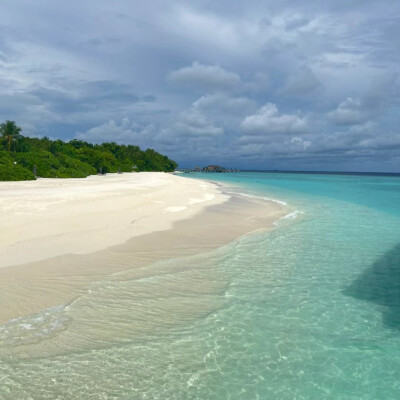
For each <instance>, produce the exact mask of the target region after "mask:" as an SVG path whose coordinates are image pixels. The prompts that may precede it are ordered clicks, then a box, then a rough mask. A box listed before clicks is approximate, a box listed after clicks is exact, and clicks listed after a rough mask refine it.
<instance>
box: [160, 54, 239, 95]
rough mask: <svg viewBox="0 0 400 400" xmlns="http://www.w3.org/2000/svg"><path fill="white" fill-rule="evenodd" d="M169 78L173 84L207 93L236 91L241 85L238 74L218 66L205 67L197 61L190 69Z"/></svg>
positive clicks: (182, 70)
mask: <svg viewBox="0 0 400 400" xmlns="http://www.w3.org/2000/svg"><path fill="white" fill-rule="evenodd" d="M168 78H169V80H170V81H171V82H172V83H175V84H178V85H182V86H184V87H187V88H195V89H200V90H202V91H206V92H207V91H215V90H234V89H237V88H238V87H239V86H240V84H241V80H240V77H239V75H238V74H236V73H234V72H229V71H226V70H225V69H223V68H221V67H220V66H218V65H203V64H200V63H199V62H197V61H194V62H193V64H192V65H191V66H189V67H182V68H180V69H178V70H177V71H172V72H171V73H170V74H169V76H168Z"/></svg>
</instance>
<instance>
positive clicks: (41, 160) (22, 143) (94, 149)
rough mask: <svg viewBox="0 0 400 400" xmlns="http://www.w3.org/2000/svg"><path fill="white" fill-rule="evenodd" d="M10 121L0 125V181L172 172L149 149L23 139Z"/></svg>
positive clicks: (169, 164)
mask: <svg viewBox="0 0 400 400" xmlns="http://www.w3.org/2000/svg"><path fill="white" fill-rule="evenodd" d="M20 132H21V129H20V128H19V127H18V126H17V125H16V124H15V122H14V121H6V122H4V123H3V124H1V125H0V181H21V180H33V179H36V176H40V177H42V178H85V177H86V176H88V175H94V174H97V173H103V174H104V173H107V172H132V171H164V172H170V171H174V170H175V168H176V167H177V164H176V163H175V161H172V160H170V159H169V158H168V157H166V156H163V155H162V154H160V153H157V152H156V151H154V150H152V149H147V150H141V149H140V148H139V147H138V146H132V145H127V146H125V145H118V144H116V143H114V142H111V143H103V144H100V145H97V144H96V145H95V144H91V143H87V142H84V141H82V140H77V139H74V140H71V141H69V142H63V141H62V140H50V139H49V138H47V137H44V138H41V139H38V138H30V137H25V136H22V135H21V134H20Z"/></svg>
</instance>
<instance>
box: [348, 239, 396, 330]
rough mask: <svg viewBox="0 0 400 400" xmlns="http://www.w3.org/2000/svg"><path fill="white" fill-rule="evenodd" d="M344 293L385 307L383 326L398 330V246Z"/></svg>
mask: <svg viewBox="0 0 400 400" xmlns="http://www.w3.org/2000/svg"><path fill="white" fill-rule="evenodd" d="M344 293H345V294H346V295H348V296H352V297H354V298H357V299H360V300H365V301H371V302H374V303H376V304H380V305H383V306H385V307H386V309H385V310H384V311H383V322H384V324H385V325H387V326H388V327H391V328H396V329H400V244H398V245H396V246H395V247H393V249H391V250H390V251H388V252H387V253H385V255H384V256H382V257H381V258H380V259H379V260H377V261H376V262H375V263H374V264H373V265H372V266H371V267H370V268H368V269H367V270H366V271H365V272H364V273H363V274H362V275H360V277H358V278H357V279H356V280H355V281H354V282H353V283H352V284H351V285H350V286H349V287H348V288H346V289H345V290H344Z"/></svg>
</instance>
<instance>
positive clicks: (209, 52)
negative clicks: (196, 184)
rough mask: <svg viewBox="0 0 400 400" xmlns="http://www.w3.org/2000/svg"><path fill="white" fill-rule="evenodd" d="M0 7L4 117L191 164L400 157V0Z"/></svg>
mask: <svg viewBox="0 0 400 400" xmlns="http://www.w3.org/2000/svg"><path fill="white" fill-rule="evenodd" d="M0 12H1V15H2V20H1V22H0V118H1V119H2V120H4V119H15V120H16V121H17V122H18V123H19V124H20V125H21V126H22V127H23V130H24V132H25V133H27V134H35V135H48V136H51V137H61V138H64V139H68V138H73V137H79V138H83V139H86V140H90V141H94V142H101V141H107V140H114V141H118V142H121V143H135V144H139V145H141V146H144V147H153V148H155V149H156V150H159V151H163V152H167V153H168V155H170V156H171V157H173V158H175V159H176V160H177V161H178V162H179V163H180V164H181V165H188V166H189V165H192V164H204V163H211V162H218V163H221V164H223V163H226V164H228V165H230V166H232V165H236V166H239V167H255V168H273V167H275V168H278V167H279V168H286V169H301V168H306V169H307V168H311V169H324V168H327V169H338V170H343V169H356V170H368V169H375V170H392V171H395V170H399V168H400V166H399V162H400V160H399V153H398V150H399V146H400V132H399V130H398V126H399V125H400V124H399V122H400V121H399V119H400V117H399V113H398V111H397V110H398V107H399V105H400V104H399V103H400V81H399V75H398V74H399V69H400V67H399V66H400V47H399V46H400V41H399V40H398V37H400V4H399V3H398V1H392V0H384V1H381V2H376V1H373V0H363V1H361V0H360V1H352V2H349V1H345V0H338V1H335V2H330V3H329V4H327V3H326V2H324V3H322V2H311V1H305V0H299V1H296V2H293V1H289V0H287V1H286V0H284V1H281V2H276V1H260V0H258V1H253V0H250V1H247V2H230V1H227V0H223V1H218V2H212V1H205V2H193V1H185V2H184V1H175V0H171V1H169V2H165V1H161V0H151V1H149V2H139V1H137V0H129V1H125V0H116V1H114V2H108V1H103V0H100V1H99V0H96V1H95V0H87V1H85V2H82V1H80V2H78V1H77V0H71V1H69V2H52V1H49V0H38V1H35V2H32V1H29V0H16V1H13V2H4V4H1V5H0ZM17 27H18V28H17Z"/></svg>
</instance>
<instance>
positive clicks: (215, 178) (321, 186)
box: [0, 172, 400, 400]
mask: <svg viewBox="0 0 400 400" xmlns="http://www.w3.org/2000/svg"><path fill="white" fill-rule="evenodd" d="M103 178H105V179H103ZM59 184H61V187H64V189H63V190H61V192H57V190H56V189H55V188H56V187H58V185H59ZM2 185H3V184H2ZM399 185H400V183H399V178H398V177H379V176H362V177H360V176H356V175H354V176H343V175H327V174H312V175H311V174H291V173H258V172H240V173H231V174H229V173H226V174H204V173H198V174H196V173H193V174H188V175H186V174H185V175H184V176H174V175H171V174H159V173H155V174H150V173H149V174H147V173H145V174H141V173H139V174H122V175H118V174H117V175H107V176H105V177H104V176H103V177H101V176H98V177H97V176H96V177H90V178H89V179H82V180H38V181H35V182H31V183H27V182H20V183H18V182H17V183H4V185H3V186H2V192H1V193H2V195H3V196H1V198H2V199H8V200H7V201H5V200H4V202H3V205H2V206H3V207H4V208H3V210H4V211H3V214H2V218H3V219H2V223H3V224H4V225H5V222H7V223H8V225H7V226H8V227H9V228H8V229H9V231H10V232H14V234H17V233H18V230H19V229H22V231H21V232H25V233H24V235H25V236H22V235H21V238H25V239H24V240H25V242H24V241H21V243H18V246H20V247H19V249H20V252H21V253H24V252H26V253H28V254H22V255H20V257H21V259H22V257H25V259H24V261H23V262H22V263H14V264H13V265H8V266H7V265H4V266H3V267H2V268H0V305H1V307H0V319H1V322H0V360H1V363H0V382H1V385H0V398H1V399H5V400H15V399H21V400H22V399H26V398H34V399H36V398H37V399H49V400H52V399H63V400H67V399H68V400H74V399H77V398H90V397H93V398H99V399H100V398H120V399H145V398H160V399H164V398H165V399H167V398H168V399H170V398H177V399H226V398H228V397H231V398H238V399H254V398H279V399H288V400H289V399H293V398H296V397H299V396H300V397H304V398H327V399H337V398H348V397H352V398H357V399H359V398H360V399H361V398H362V399H375V398H377V397H379V398H395V397H396V396H395V395H396V393H397V379H396V378H397V376H396V374H394V373H393V371H397V370H398V369H399V366H400V354H399V349H400V346H399V343H400V337H399V327H400V322H399V318H398V316H399V302H398V298H397V297H395V295H396V293H397V286H398V285H396V282H397V280H396V277H397V276H398V265H399V259H400V258H399V257H400V251H399V247H400V246H399V240H400V239H399V226H400V225H399V221H400V211H399V206H398V205H399V196H400V195H399V193H400V191H399V190H398V189H399ZM6 187H8V188H7V190H6V189H5V188H6ZM112 188H114V189H112ZM41 190H42V191H43V192H42V193H44V195H43V196H42V200H40V196H39V194H38V193H40V191H41ZM22 193H24V195H22ZM72 193H73V195H72ZM188 193H190V194H188ZM382 193H384V196H382ZM68 194H69V196H68ZM6 195H7V196H6ZM89 195H90V196H91V197H89ZM31 198H35V202H34V201H32V200H30V201H28V200H26V199H31ZM89 198H90V199H92V200H93V202H91V207H88V206H87V205H85V203H87V202H88V201H89V200H88V199H89ZM24 199H25V200H24ZM166 199H169V200H166ZM195 199H197V200H196V201H194V200H195ZM111 200H112V201H111ZM200 200H203V201H202V202H201V201H200ZM119 202H120V203H119ZM161 202H162V204H161ZM118 203H119V204H121V205H122V206H121V214H120V216H119V217H117V216H118V213H116V214H114V215H115V220H113V218H111V217H110V215H113V214H112V212H113V211H112V210H114V208H113V204H118ZM153 203H154V204H155V205H156V206H155V207H153V206H152V204H153ZM24 204H25V206H24V207H25V208H24V207H23V205H24ZM43 204H48V206H47V207H44V206H43ZM130 204H131V205H133V206H132V209H130V207H131V206H130ZM5 205H8V208H7V209H6V208H5ZM11 205H12V206H13V207H14V211H9V210H10V209H11ZM17 206H18V207H17ZM124 207H125V208H124ZM142 207H143V208H142ZM157 207H158V208H157ZM172 207H174V208H172ZM184 207H185V208H184ZM32 210H35V212H34V213H33V212H32ZM66 210H67V211H68V213H69V215H70V221H69V220H68V218H67V217H65V218H64V214H65V211H66ZM102 210H105V212H102ZM141 210H146V214H144V213H143V214H140V213H141V212H143V211H141ZM172 211H174V212H172ZM90 212H92V213H93V214H94V215H95V216H96V217H95V216H94V215H92V216H91V215H90ZM40 213H42V214H40ZM133 213H135V216H137V218H138V219H139V218H140V217H143V219H142V220H140V221H144V224H143V227H142V228H141V229H142V230H141V231H140V232H134V230H132V231H129V232H126V230H127V229H129V228H124V226H125V225H128V223H127V221H131V220H132V219H133V217H132V214H133ZM32 214H34V216H35V218H36V219H34V218H33V216H32ZM123 214H124V215H123ZM40 215H42V218H41V219H40V218H39V217H40ZM47 215H52V216H53V219H54V218H56V217H54V216H57V215H60V218H59V219H58V220H56V221H59V225H60V227H59V232H60V233H59V234H61V233H63V232H64V233H65V236H66V237H73V236H76V237H77V240H76V242H74V241H72V240H70V241H66V243H67V244H68V246H69V247H68V248H66V247H65V248H62V247H61V244H62V241H61V242H57V233H56V232H55V231H54V230H55V227H56V226H57V224H56V223H55V222H54V224H53V225H52V224H50V223H51V221H50V220H49V221H47V220H46V216H47ZM151 215H153V219H152V220H151V221H156V223H154V225H153V223H150V222H147V225H148V226H147V227H146V226H145V225H146V218H150V216H151ZM28 217H29V218H28ZM13 218H14V219H13ZM24 218H25V219H24ZM40 220H43V221H44V222H43V224H41V223H39V221H40ZM12 221H14V225H13V223H12ZM35 221H36V222H35ZM68 221H69V224H67V222H68ZM89 221H92V222H91V223H90V222H89ZM124 221H125V222H124ZM147 221H149V220H147ZM16 222H18V224H19V225H18V224H17V223H16ZM22 222H26V224H27V226H28V223H29V226H31V228H32V229H33V228H34V229H36V231H37V232H41V235H42V236H41V239H40V240H38V241H37V243H39V244H38V245H41V246H43V247H42V249H43V251H47V253H44V254H45V257H46V258H41V259H37V257H36V260H34V259H29V251H24V243H26V244H27V247H26V248H27V249H28V248H29V246H28V245H29V244H30V243H32V241H33V238H32V237H28V233H29V232H30V231H29V230H25V231H23V229H24V228H25V226H24V225H23V224H22ZM83 222H84V223H83ZM95 224H97V225H95ZM107 224H108V225H110V228H112V229H111V231H110V232H112V233H113V232H120V236H118V237H117V238H114V237H113V235H112V234H110V235H109V236H110V237H109V238H108V237H107V229H105V228H104V227H105V226H106V225H107ZM132 225H133V227H135V224H132ZM90 227H92V228H93V229H92V231H93V236H94V237H96V238H98V240H99V241H100V239H99V238H102V240H101V243H99V244H96V245H97V246H98V247H93V248H92V249H91V251H90V252H88V251H85V246H84V245H85V243H88V244H91V245H93V242H94V241H93V240H90V239H91V236H90V235H89V236H88V237H86V234H85V232H87V231H90V229H89V228H90ZM50 228H51V229H53V230H51V229H50ZM145 228H146V229H147V230H145ZM25 229H27V228H25ZM96 230H98V231H99V232H98V233H96ZM68 232H73V233H69V234H68ZM135 233H137V234H136V235H135ZM2 234H3V232H2ZM46 237H49V238H52V239H51V241H50V243H55V244H57V243H58V244H57V246H55V248H56V249H58V250H59V253H57V254H55V255H51V254H52V253H51V251H53V249H52V247H53V245H51V246H50V248H49V249H48V250H47V249H46V246H45V243H43V244H42V242H46V240H45V238H46ZM3 239H4V243H3V244H2V246H3V250H2V251H3V254H6V249H7V246H6V244H5V240H6V236H3ZM78 239H79V240H78ZM9 240H11V239H9ZM109 242H112V245H109ZM8 243H9V242H8ZM9 246H10V245H9ZM74 246H76V247H74ZM93 246H94V245H93ZM11 250H12V247H11V246H10V247H9V251H11ZM32 254H34V253H32ZM53 254H54V253H53ZM371 388H373V390H371ZM94 393H95V394H94ZM93 394H94V395H93Z"/></svg>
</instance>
